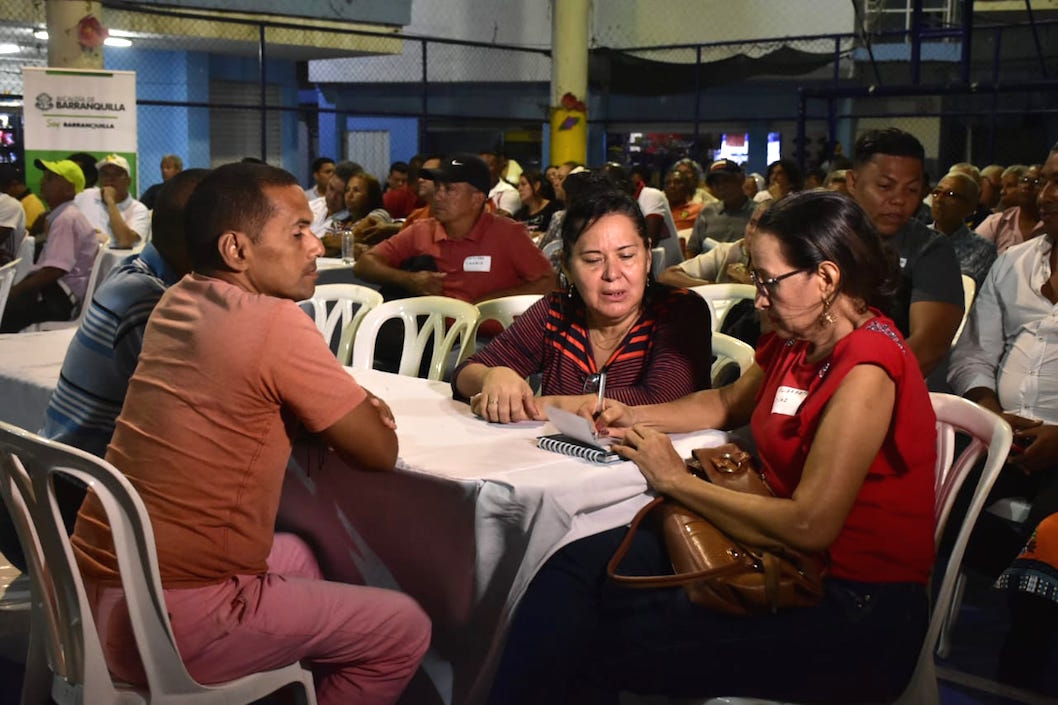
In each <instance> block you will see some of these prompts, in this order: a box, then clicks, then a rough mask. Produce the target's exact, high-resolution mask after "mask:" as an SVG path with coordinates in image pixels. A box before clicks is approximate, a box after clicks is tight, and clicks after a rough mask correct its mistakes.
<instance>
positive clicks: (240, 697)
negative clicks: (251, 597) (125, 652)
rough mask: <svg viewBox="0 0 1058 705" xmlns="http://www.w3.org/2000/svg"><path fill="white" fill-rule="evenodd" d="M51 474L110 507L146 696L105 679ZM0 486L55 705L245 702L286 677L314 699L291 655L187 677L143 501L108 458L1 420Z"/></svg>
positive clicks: (108, 513) (272, 688)
mask: <svg viewBox="0 0 1058 705" xmlns="http://www.w3.org/2000/svg"><path fill="white" fill-rule="evenodd" d="M55 475H65V476H68V477H73V478H75V479H77V480H80V481H81V482H83V483H84V484H85V485H87V486H88V487H90V488H91V492H92V493H93V494H94V495H95V497H96V498H97V499H98V500H99V502H100V504H101V505H102V507H103V510H104V512H105V513H106V517H107V521H108V522H109V524H110V529H111V534H112V536H113V539H114V541H113V545H114V553H115V555H116V557H117V561H118V570H119V573H120V576H121V587H122V589H123V591H124V595H125V601H126V603H127V604H128V612H129V621H130V623H131V625H132V632H133V635H134V636H135V639H136V646H137V648H138V650H139V653H140V658H141V661H142V663H143V667H144V672H145V674H146V676H147V683H148V687H149V690H150V692H151V697H150V698H147V699H145V698H143V697H139V698H135V699H134V700H130V699H129V698H128V697H127V694H126V693H125V691H127V690H133V691H135V692H140V691H142V689H138V688H135V687H132V686H122V687H120V690H121V691H122V693H121V694H119V693H118V690H119V688H116V687H115V684H114V682H113V681H112V680H111V677H110V673H109V670H108V668H107V665H106V661H105V658H104V656H103V652H102V648H101V646H100V641H99V634H98V631H97V630H96V626H95V620H94V618H93V616H92V611H91V607H90V605H89V602H88V596H87V594H86V592H85V587H84V582H83V580H82V578H81V573H80V570H79V568H78V567H77V563H76V560H75V558H74V554H73V548H72V546H71V543H70V539H69V537H68V536H67V535H66V528H65V526H64V524H63V520H62V515H61V513H60V512H59V505H58V503H57V501H56V499H55V490H54V481H55V478H54V476H55ZM0 495H2V496H3V499H4V502H5V503H6V504H7V505H8V508H9V509H10V510H11V514H12V516H13V517H14V518H15V519H16V521H15V525H16V530H17V531H18V533H19V540H20V542H21V544H22V546H23V548H24V549H25V548H26V547H30V550H27V551H26V554H27V560H28V564H29V567H30V577H31V579H32V583H33V590H34V600H33V603H34V606H33V609H34V612H33V619H34V620H37V619H38V616H39V617H41V618H43V619H44V621H45V622H46V623H47V624H48V625H49V628H48V629H47V630H46V634H45V636H46V641H47V647H48V649H47V650H48V662H49V666H50V668H51V669H52V671H53V673H54V674H55V676H54V678H53V686H52V689H51V693H52V696H53V697H55V698H56V699H57V700H58V701H59V703H60V705H75V704H76V705H88V704H89V703H92V704H93V705H94V704H96V703H99V704H101V705H102V704H107V703H113V704H115V705H117V704H118V703H126V702H147V701H148V700H149V701H150V702H176V701H179V702H181V703H187V704H188V705H192V704H200V705H207V704H208V703H216V702H230V703H235V702H246V703H248V702H252V701H254V700H257V699H259V698H261V697H263V696H265V695H267V694H268V693H270V692H273V691H275V690H277V689H278V688H280V687H282V686H283V685H285V684H287V683H291V682H298V683H300V684H301V685H302V688H301V689H299V695H300V696H301V697H303V698H305V701H307V702H309V703H311V704H314V703H315V691H314V689H313V686H312V676H311V673H310V672H309V671H307V670H304V669H302V668H301V667H300V665H299V664H296V663H295V664H291V665H290V666H286V667H283V668H279V669H275V670H272V671H266V672H263V673H257V674H253V675H250V676H246V677H244V678H240V679H238V680H235V681H232V682H230V683H226V684H220V685H216V686H204V685H201V684H199V683H197V682H196V681H195V680H194V679H192V678H191V676H190V675H189V674H188V672H187V669H186V668H185V667H184V663H183V661H182V660H181V658H180V654H179V652H178V651H177V647H176V641H175V639H174V637H173V632H172V627H171V625H170V623H169V615H168V611H167V610H166V605H165V598H164V595H163V593H162V584H161V579H160V576H159V573H158V556H157V552H156V550H155V542H154V531H153V530H152V528H151V522H150V518H149V517H148V515H147V509H146V507H145V506H144V505H143V501H142V500H141V499H140V496H139V494H138V493H137V492H136V490H135V488H133V486H132V484H131V483H130V482H129V481H128V479H126V478H125V476H124V475H122V474H121V472H120V471H119V470H117V469H116V468H115V467H114V466H113V465H111V464H110V463H107V462H106V461H105V460H102V459H100V458H97V457H95V456H93V455H91V454H89V453H86V452H84V451H81V450H78V449H77V448H72V447H70V446H66V445H63V444H61V443H55V442H53V441H49V440H46V439H44V438H41V437H39V436H36V435H34V434H32V433H29V432H28V431H24V430H22V429H20V428H16V427H14V426H11V425H10V424H6V423H3V422H0ZM45 611H51V613H52V614H51V616H50V617H48V616H47V615H45V614H43V612H45ZM36 623H39V622H37V621H35V622H34V624H36ZM31 656H32V654H31ZM27 670H28V669H27Z"/></svg>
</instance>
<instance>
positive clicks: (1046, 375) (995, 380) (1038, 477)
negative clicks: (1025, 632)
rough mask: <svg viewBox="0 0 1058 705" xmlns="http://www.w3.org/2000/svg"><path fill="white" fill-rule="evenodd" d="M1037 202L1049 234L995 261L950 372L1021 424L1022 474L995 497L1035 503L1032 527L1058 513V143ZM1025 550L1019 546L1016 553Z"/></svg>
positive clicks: (1003, 482) (1014, 461) (1016, 455)
mask: <svg viewBox="0 0 1058 705" xmlns="http://www.w3.org/2000/svg"><path fill="white" fill-rule="evenodd" d="M1037 201H1038V204H1039V209H1040V218H1041V220H1042V221H1043V223H1044V225H1045V226H1046V232H1047V234H1046V235H1043V236H1041V237H1037V238H1034V239H1032V240H1029V241H1028V242H1025V243H1022V244H1019V245H1015V246H1013V247H1011V248H1010V249H1008V250H1007V251H1006V252H1004V253H1003V254H1001V255H1000V256H999V258H998V259H997V260H996V261H995V264H993V265H992V268H991V270H989V272H988V276H987V277H986V279H985V282H984V286H982V287H981V291H980V292H979V293H978V295H977V299H976V300H975V301H974V304H973V309H972V310H971V312H970V316H969V318H968V320H967V322H966V329H965V330H964V331H963V334H962V337H961V338H960V339H959V342H958V343H957V344H956V346H955V349H954V351H953V352H952V356H951V366H950V368H949V371H948V382H949V384H951V386H952V388H953V389H954V390H955V392H956V393H958V394H962V395H963V396H965V397H966V398H968V399H970V400H972V401H975V402H977V403H978V404H980V405H981V406H983V407H985V408H987V409H990V410H992V411H994V412H996V413H997V414H1001V415H1002V416H1003V417H1004V418H1005V419H1007V420H1008V421H1009V422H1010V424H1011V426H1012V427H1013V428H1014V433H1015V440H1014V445H1015V449H1014V450H1013V451H1012V452H1011V455H1010V458H1009V459H1008V464H1009V465H1010V466H1013V467H1014V468H1016V471H1014V472H1009V471H1008V472H1004V473H1003V475H1002V476H1001V477H1000V479H999V482H997V483H996V488H995V490H994V491H993V495H994V496H1015V495H1019V496H1028V497H1029V498H1030V499H1032V500H1033V507H1032V511H1031V513H1030V515H1029V518H1028V520H1027V521H1026V522H1025V528H1026V530H1027V531H1031V530H1032V529H1033V528H1034V527H1035V525H1036V523H1037V522H1038V521H1040V520H1041V519H1043V518H1044V517H1046V516H1047V515H1048V514H1051V513H1054V512H1056V511H1058V472H1055V471H1056V470H1058V248H1056V247H1055V239H1056V238H1058V145H1055V147H1054V148H1053V149H1052V150H1051V153H1050V154H1049V155H1048V158H1047V163H1046V164H1045V165H1044V168H1043V186H1042V188H1041V190H1040V192H1039V196H1038V197H1037ZM1022 449H1023V450H1022ZM1018 471H1020V472H1018ZM1018 548H1020V546H1018V545H1016V544H1014V545H1013V546H1012V550H1013V551H1014V553H1015V554H1016V552H1017V549H1018ZM1013 558H1014V555H1010V556H1008V557H1007V560H1011V559H1013Z"/></svg>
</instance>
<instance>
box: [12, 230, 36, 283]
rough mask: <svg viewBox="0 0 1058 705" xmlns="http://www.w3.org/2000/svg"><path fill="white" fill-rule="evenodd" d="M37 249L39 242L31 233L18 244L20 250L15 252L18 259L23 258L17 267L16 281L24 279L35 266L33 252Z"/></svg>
mask: <svg viewBox="0 0 1058 705" xmlns="http://www.w3.org/2000/svg"><path fill="white" fill-rule="evenodd" d="M36 249H37V242H36V240H34V239H33V238H32V237H30V236H29V235H26V236H25V237H24V238H22V242H21V243H19V245H18V252H17V253H16V254H15V257H16V258H17V259H20V260H22V261H21V262H19V265H18V267H16V268H15V283H16V284H17V283H19V282H20V281H22V280H23V279H24V278H25V277H26V275H27V274H29V270H30V269H31V268H32V267H33V252H34V250H36Z"/></svg>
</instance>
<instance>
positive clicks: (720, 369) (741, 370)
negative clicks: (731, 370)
mask: <svg viewBox="0 0 1058 705" xmlns="http://www.w3.org/2000/svg"><path fill="white" fill-rule="evenodd" d="M713 355H715V356H716V360H714V361H713V367H712V369H711V370H710V377H711V378H712V381H713V387H718V386H720V383H721V382H722V381H723V380H722V379H721V377H720V376H719V375H721V374H723V373H724V370H725V368H726V367H727V366H728V365H729V364H730V363H732V362H734V363H736V364H737V365H738V375H739V377H741V376H742V375H744V374H746V370H748V369H749V368H750V367H751V366H752V365H753V360H754V358H755V356H756V351H755V350H754V349H753V347H752V346H750V345H749V344H748V343H745V342H743V341H741V340H739V339H738V338H735V337H733V336H730V335H725V334H724V333H721V332H719V331H713ZM725 376H726V375H725ZM732 381H733V380H732Z"/></svg>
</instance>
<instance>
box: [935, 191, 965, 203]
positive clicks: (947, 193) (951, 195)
mask: <svg viewBox="0 0 1058 705" xmlns="http://www.w3.org/2000/svg"><path fill="white" fill-rule="evenodd" d="M931 195H932V196H933V198H934V199H938V198H940V197H941V196H944V197H945V198H954V199H955V200H957V201H966V200H968V199H967V198H966V196H964V195H962V194H961V193H959V192H958V191H952V190H951V189H948V190H947V191H942V190H940V189H939V188H937V189H933V193H932V194H931Z"/></svg>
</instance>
